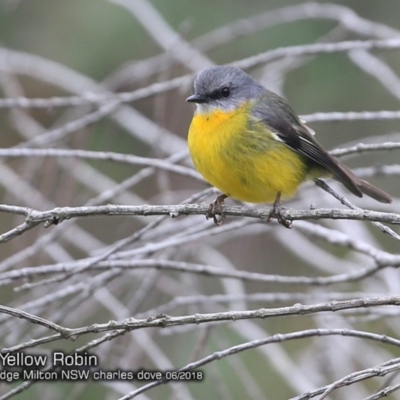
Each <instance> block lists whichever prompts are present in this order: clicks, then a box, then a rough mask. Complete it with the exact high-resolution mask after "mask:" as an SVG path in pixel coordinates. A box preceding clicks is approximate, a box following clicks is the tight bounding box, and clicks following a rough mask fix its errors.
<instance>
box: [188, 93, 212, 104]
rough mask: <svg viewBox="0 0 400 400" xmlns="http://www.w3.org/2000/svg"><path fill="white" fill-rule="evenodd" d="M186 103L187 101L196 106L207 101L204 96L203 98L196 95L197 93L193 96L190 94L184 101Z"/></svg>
mask: <svg viewBox="0 0 400 400" xmlns="http://www.w3.org/2000/svg"><path fill="white" fill-rule="evenodd" d="M186 101H188V102H189V103H198V104H200V103H206V102H207V99H206V97H205V96H203V95H201V94H198V93H195V94H192V95H191V96H189V97H188V98H187V99H186Z"/></svg>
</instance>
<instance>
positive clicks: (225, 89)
mask: <svg viewBox="0 0 400 400" xmlns="http://www.w3.org/2000/svg"><path fill="white" fill-rule="evenodd" d="M230 94H231V89H230V88H229V87H228V86H225V87H223V88H222V89H221V97H229V95H230Z"/></svg>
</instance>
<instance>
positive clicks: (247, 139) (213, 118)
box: [188, 104, 306, 203]
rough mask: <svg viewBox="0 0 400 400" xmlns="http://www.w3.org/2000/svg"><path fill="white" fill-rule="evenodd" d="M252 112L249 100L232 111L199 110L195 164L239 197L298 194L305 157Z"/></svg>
mask: <svg viewBox="0 0 400 400" xmlns="http://www.w3.org/2000/svg"><path fill="white" fill-rule="evenodd" d="M249 115H251V111H250V106H249V104H245V105H244V106H242V107H240V108H238V109H236V110H235V111H231V112H221V111H218V110H216V111H212V112H209V113H206V114H204V113H198V112H197V113H196V114H195V115H194V117H193V120H192V123H191V125H190V128H189V136H188V145H189V151H190V154H191V156H192V159H193V163H194V165H195V168H196V169H197V170H198V171H199V172H200V173H201V174H202V175H203V177H204V178H205V179H206V180H207V181H208V182H209V183H210V184H211V185H213V186H215V187H216V188H218V189H219V190H221V191H222V192H223V193H225V194H227V195H228V196H230V197H233V198H235V199H238V200H242V201H248V202H251V203H272V202H273V201H274V200H275V197H276V195H277V193H278V192H280V193H281V194H282V196H283V197H291V196H293V195H294V194H295V192H296V189H297V187H298V186H299V185H300V183H301V182H303V181H304V180H305V178H306V165H305V163H304V160H303V159H302V157H301V156H300V155H298V154H297V153H295V152H294V151H293V150H291V149H290V148H288V147H287V146H286V145H284V144H283V143H281V142H279V141H277V140H276V139H275V138H274V136H273V134H272V133H271V131H270V130H268V128H267V126H266V125H265V124H264V123H263V122H259V123H256V122H254V121H251V118H249Z"/></svg>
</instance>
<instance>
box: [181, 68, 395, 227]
mask: <svg viewBox="0 0 400 400" xmlns="http://www.w3.org/2000/svg"><path fill="white" fill-rule="evenodd" d="M193 88H194V91H193V94H192V95H191V96H189V97H188V98H187V99H186V101H188V102H190V103H196V109H195V112H194V115H193V119H192V121H191V124H190V127H189V132H188V147H189V152H190V155H191V158H192V160H193V164H194V166H195V168H196V170H197V171H198V172H199V173H200V174H201V175H202V176H203V177H204V179H205V180H206V181H207V182H208V183H210V184H211V185H212V186H214V187H216V188H217V189H219V190H220V191H221V192H222V194H221V195H219V196H218V197H217V198H216V200H215V201H214V202H213V203H211V204H210V206H209V208H208V210H207V213H206V217H207V218H209V217H210V216H213V219H214V222H215V223H216V224H218V225H219V224H220V223H222V221H223V219H224V214H223V209H222V206H223V205H224V200H225V199H226V198H227V197H231V198H233V199H236V200H241V201H245V202H249V203H270V204H273V207H272V209H271V212H270V214H269V216H268V220H270V219H271V217H272V215H276V217H277V219H278V222H280V223H281V224H282V225H284V226H286V227H287V228H290V226H291V222H290V221H288V220H286V219H285V218H284V217H283V215H282V207H281V199H289V198H291V197H293V196H295V194H296V192H297V189H298V187H299V186H300V185H301V184H302V183H303V182H304V181H306V180H316V179H318V178H322V177H332V178H334V179H336V180H337V181H339V182H341V183H342V184H343V185H344V186H345V187H346V188H347V189H348V190H349V191H350V192H352V193H353V194H354V195H356V196H358V197H362V196H363V194H366V195H367V196H369V197H372V198H373V199H375V200H377V201H379V202H381V203H391V201H392V198H391V197H390V195H389V194H387V193H386V192H384V191H383V190H381V189H379V188H377V187H375V186H373V185H371V184H370V183H368V182H367V181H365V180H362V179H360V178H358V177H357V176H356V175H355V174H354V173H353V172H352V171H351V170H350V169H349V168H348V167H347V166H345V165H344V164H343V163H342V162H340V161H339V160H338V159H336V158H335V157H333V156H331V155H330V154H329V153H328V152H327V151H326V150H325V149H324V148H323V147H322V146H321V145H320V144H319V143H318V142H317V140H316V139H315V137H314V131H313V130H312V129H311V128H310V127H308V126H307V125H306V123H305V121H303V120H302V119H300V118H299V116H298V115H297V114H296V112H295V111H294V109H293V108H292V107H291V106H290V105H289V103H288V102H287V101H286V100H285V99H284V98H283V97H281V96H279V95H278V94H276V93H274V92H272V91H270V90H268V89H267V88H266V87H264V86H263V85H261V84H260V83H258V82H257V81H256V80H254V79H253V78H252V77H251V76H250V75H248V74H247V73H245V72H244V71H243V70H241V69H239V68H237V67H234V66H229V65H222V66H213V67H210V68H207V69H205V70H203V71H201V72H200V73H199V74H198V76H197V77H196V79H195V80H194V85H193ZM216 213H219V214H220V216H221V217H220V219H217V218H216Z"/></svg>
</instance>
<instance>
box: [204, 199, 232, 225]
mask: <svg viewBox="0 0 400 400" xmlns="http://www.w3.org/2000/svg"><path fill="white" fill-rule="evenodd" d="M227 197H228V196H227V195H226V194H220V195H219V196H218V197H217V198H216V199H215V200H214V201H213V202H212V203H211V204H210V205H209V206H208V209H207V211H206V218H207V219H209V218H211V217H212V218H213V220H214V224H215V225H218V226H219V225H222V223H223V222H224V219H225V214H224V210H223V209H222V207H223V205H224V200H225V199H226V198H227ZM218 214H219V218H218V216H217V215H218Z"/></svg>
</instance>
